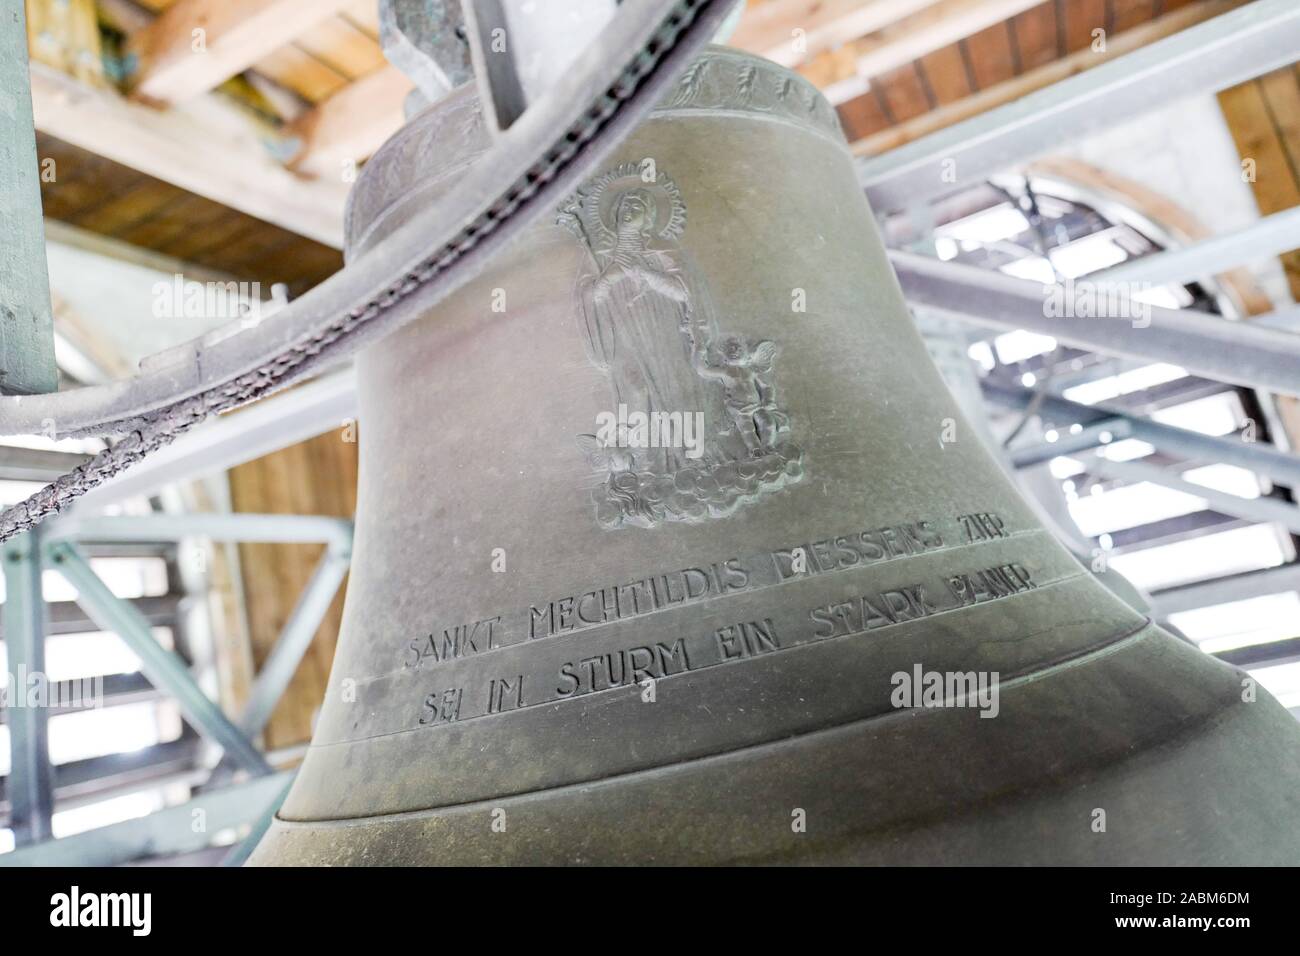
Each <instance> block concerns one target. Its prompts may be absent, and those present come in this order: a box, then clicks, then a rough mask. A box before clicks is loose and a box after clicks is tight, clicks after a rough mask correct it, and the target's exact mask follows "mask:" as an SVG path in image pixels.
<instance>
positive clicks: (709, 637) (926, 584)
mask: <svg viewBox="0 0 1300 956" xmlns="http://www.w3.org/2000/svg"><path fill="white" fill-rule="evenodd" d="M1071 576H1072V575H1067V576H1066V577H1064V578H1059V579H1057V580H1055V581H1049V582H1046V583H1047V584H1057V583H1061V582H1062V581H1065V580H1068V579H1069V578H1070V577H1071ZM1042 586H1044V585H1043V584H1042V583H1040V581H1038V580H1037V579H1036V578H1035V576H1034V574H1033V573H1032V572H1031V571H1030V570H1029V568H1027V567H1026V566H1025V565H1023V564H1020V563H1016V562H1012V563H1006V564H1000V565H995V566H992V567H983V568H980V567H973V568H967V569H963V570H960V571H956V572H941V573H936V574H935V575H933V576H931V577H928V578H925V579H922V580H917V581H913V582H910V583H907V584H903V585H900V586H898V587H893V588H885V589H881V590H876V591H868V592H865V593H862V594H859V595H857V596H855V597H853V598H851V599H849V600H840V601H833V602H830V603H827V604H821V605H817V606H815V607H812V608H806V607H805V608H799V607H793V608H786V609H784V610H782V611H779V612H776V613H774V614H773V615H772V616H770V617H764V618H762V619H761V620H741V621H736V622H734V623H729V624H724V625H722V626H716V627H713V628H712V629H711V630H708V631H700V632H695V633H686V634H679V635H673V636H667V637H664V638H663V639H654V640H647V639H646V638H645V636H644V635H642V636H641V637H640V638H639V640H638V641H637V642H636V643H635V644H632V645H630V646H626V647H621V648H614V649H606V650H603V651H602V652H601V653H599V654H585V655H578V654H575V655H574V656H572V657H569V656H567V655H566V659H564V660H561V661H560V662H559V663H558V665H553V666H555V670H554V671H553V673H554V683H553V684H551V685H550V687H549V688H547V687H545V686H543V687H542V689H541V691H540V696H538V697H537V698H536V699H534V698H533V697H532V696H529V697H528V698H527V699H525V695H524V691H523V688H524V681H525V677H524V676H523V675H514V676H511V677H509V678H502V677H501V676H499V675H498V676H495V677H491V678H488V679H486V681H485V684H486V692H485V693H481V694H480V693H477V692H471V693H468V694H467V693H466V691H465V688H463V687H455V688H450V689H444V690H439V691H434V692H432V693H429V694H428V695H427V696H426V697H425V698H424V701H423V705H422V709H421V716H420V719H419V722H420V724H421V725H423V726H429V725H436V724H445V723H451V722H454V721H457V720H462V719H465V718H467V717H468V718H471V719H472V718H475V717H485V716H491V715H494V714H499V713H503V712H505V711H510V710H519V709H522V708H526V707H531V706H537V705H541V704H550V703H555V702H557V701H563V700H568V699H572V698H577V697H582V696H585V695H588V694H595V693H601V692H603V691H613V690H617V689H618V688H624V687H635V686H637V685H639V684H641V682H642V681H644V680H646V679H653V680H656V681H657V680H662V679H664V678H670V677H674V676H678V675H681V674H686V673H689V672H692V671H698V670H702V669H705V668H709V667H717V666H722V665H732V664H737V663H740V662H743V661H746V660H749V659H752V658H758V657H763V656H765V655H771V654H780V653H786V652H789V651H791V650H794V649H796V648H798V647H801V646H807V645H810V644H816V643H818V642H821V641H826V640H835V639H841V638H853V637H855V636H857V635H862V634H867V633H873V632H876V631H880V630H884V629H887V628H894V627H899V626H902V625H906V624H909V623H912V622H915V621H920V620H924V619H926V618H930V617H934V616H936V615H942V614H948V613H952V612H954V611H961V610H963V609H965V608H968V607H970V606H972V605H974V604H984V603H988V602H992V601H1001V600H1005V599H1007V598H1009V597H1012V596H1015V595H1018V594H1023V593H1026V592H1029V591H1034V590H1037V589H1039V588H1040V587H1042ZM538 680H539V683H540V684H541V685H545V684H546V683H547V678H546V676H545V670H544V669H539V672H538ZM470 700H482V701H483V703H482V705H481V708H480V709H478V710H476V711H474V712H472V713H463V712H462V703H463V702H466V701H470Z"/></svg>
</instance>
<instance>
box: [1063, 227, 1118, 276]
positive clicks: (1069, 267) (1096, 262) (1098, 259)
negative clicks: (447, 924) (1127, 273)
mask: <svg viewBox="0 0 1300 956" xmlns="http://www.w3.org/2000/svg"><path fill="white" fill-rule="evenodd" d="M1049 255H1050V256H1051V257H1052V264H1053V265H1054V266H1056V268H1057V271H1059V272H1060V273H1061V275H1063V276H1066V277H1067V278H1071V279H1077V278H1079V277H1080V276H1086V275H1091V274H1092V273H1094V272H1100V271H1101V270H1102V269H1109V268H1110V267H1111V266H1114V265H1119V264H1120V263H1121V262H1123V261H1124V260H1125V259H1127V258H1128V257H1129V256H1128V252H1127V251H1126V250H1125V249H1123V248H1121V247H1120V246H1118V245H1116V244H1115V242H1114V240H1113V239H1111V237H1110V232H1109V230H1108V231H1107V232H1098V233H1095V234H1094V235H1091V236H1085V237H1084V238H1082V239H1077V240H1075V241H1074V242H1072V243H1070V244H1069V245H1068V246H1061V247H1059V248H1057V249H1053V250H1052V251H1051V252H1050V253H1049Z"/></svg>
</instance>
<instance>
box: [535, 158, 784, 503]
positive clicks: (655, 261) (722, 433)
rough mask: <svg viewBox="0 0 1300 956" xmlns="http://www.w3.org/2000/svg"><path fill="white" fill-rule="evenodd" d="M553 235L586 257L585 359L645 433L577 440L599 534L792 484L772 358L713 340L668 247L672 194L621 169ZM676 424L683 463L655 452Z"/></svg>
mask: <svg viewBox="0 0 1300 956" xmlns="http://www.w3.org/2000/svg"><path fill="white" fill-rule="evenodd" d="M558 221H559V223H560V224H562V225H565V226H567V227H568V228H569V229H570V230H571V231H573V233H574V234H575V235H576V236H577V237H578V238H579V239H580V240H581V241H582V243H583V244H584V246H585V247H586V249H587V251H588V253H589V256H588V259H587V262H586V266H585V268H584V269H583V271H582V272H581V273H580V274H579V276H578V278H577V282H576V283H575V287H574V305H575V311H576V313H577V320H578V324H579V330H580V333H581V336H582V340H583V343H584V345H585V346H586V349H587V354H588V357H589V358H590V359H591V361H592V362H593V363H594V364H595V365H596V366H597V367H598V368H600V369H601V370H602V371H603V372H604V373H605V374H606V376H607V377H608V378H609V383H610V390H611V395H610V398H611V400H612V407H614V408H620V409H626V410H628V411H630V413H631V414H630V415H629V417H631V418H634V419H636V420H638V421H642V422H646V423H649V424H650V426H651V427H650V434H652V435H653V436H654V437H655V439H656V441H655V442H653V443H646V442H638V441H635V440H626V439H627V438H628V436H626V435H624V434H622V433H620V435H619V436H618V440H617V441H614V442H611V441H609V440H603V441H602V440H599V439H597V437H596V436H594V435H589V434H584V435H580V436H579V437H578V445H579V447H580V449H581V450H582V451H583V452H584V453H586V455H587V457H588V460H589V461H590V463H591V464H592V466H593V467H594V468H596V469H597V470H598V471H600V472H601V473H603V474H605V481H604V483H603V484H602V485H601V486H600V487H598V488H597V489H596V491H595V498H596V512H597V518H598V520H599V522H600V524H601V525H602V526H604V527H606V528H617V527H620V526H623V525H625V524H630V525H636V526H640V527H653V526H655V525H657V524H659V523H661V522H663V521H699V520H703V519H705V518H708V517H710V516H712V517H720V516H722V515H726V514H730V513H731V512H733V511H734V510H735V509H736V508H737V507H739V506H740V505H741V504H743V503H746V502H749V501H752V500H754V499H755V498H757V497H758V496H759V495H761V494H763V493H764V492H765V491H773V490H776V489H778V488H780V487H782V486H784V485H785V484H787V483H789V482H792V481H797V480H798V479H799V478H800V477H801V476H802V474H803V466H802V458H803V455H802V452H801V451H800V449H799V448H798V447H797V446H795V445H794V444H792V443H791V442H790V441H789V440H788V433H789V418H788V416H787V415H786V413H785V412H784V410H783V409H781V408H780V406H779V405H778V404H777V392H776V386H775V381H774V364H775V359H776V353H777V348H776V345H775V344H774V343H772V342H766V341H765V342H749V341H748V340H746V339H743V338H740V337H736V336H728V337H725V338H724V337H722V336H720V335H719V333H718V327H717V325H718V323H717V318H716V314H715V312H714V307H713V303H712V300H711V297H710V295H709V291H708V288H707V286H706V285H705V283H704V280H703V279H702V278H701V277H700V276H699V275H698V274H697V271H696V270H695V268H694V267H693V265H692V263H691V262H690V260H689V259H688V257H687V256H686V253H685V251H684V250H683V249H682V248H681V246H680V240H681V237H682V234H683V232H684V230H685V227H686V208H685V205H684V204H683V202H682V199H681V194H680V193H679V191H678V189H677V186H676V184H674V183H673V181H672V180H671V179H669V178H668V176H667V175H665V174H663V173H658V174H657V175H650V173H648V172H647V173H646V174H645V175H643V171H642V168H641V167H639V166H637V165H635V164H631V163H626V164H623V165H621V166H617V167H615V168H614V169H611V170H609V171H608V172H606V173H604V174H602V175H601V176H598V177H597V178H596V179H594V180H593V181H592V182H591V183H589V184H588V185H587V186H585V187H583V188H582V189H580V190H579V191H578V193H577V194H576V195H575V196H573V197H572V198H571V199H570V200H569V202H568V203H566V204H565V206H564V208H563V209H562V210H561V212H560V215H559V219H558ZM686 416H691V417H692V418H693V420H695V421H700V422H701V423H702V449H701V448H699V447H696V448H694V449H693V455H688V454H687V449H686V448H685V447H684V446H683V444H682V443H681V442H674V441H671V440H668V441H664V442H662V443H661V442H659V441H657V439H659V438H661V437H663V436H664V435H665V434H669V435H671V432H672V429H671V427H666V428H663V429H661V428H659V427H658V425H660V424H665V425H670V423H672V422H674V421H676V422H681V421H682V419H684V418H685V417H686ZM647 444H648V445H649V446H648V447H647Z"/></svg>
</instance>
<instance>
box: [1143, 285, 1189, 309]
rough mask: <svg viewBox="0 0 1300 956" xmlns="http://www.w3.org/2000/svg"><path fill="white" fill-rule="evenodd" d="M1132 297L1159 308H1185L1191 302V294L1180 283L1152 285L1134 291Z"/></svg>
mask: <svg viewBox="0 0 1300 956" xmlns="http://www.w3.org/2000/svg"><path fill="white" fill-rule="evenodd" d="M1132 298H1133V299H1134V300H1136V301H1138V302H1146V303H1147V304H1148V305H1154V306H1156V307H1157V308H1160V309H1185V308H1187V307H1188V306H1189V305H1191V304H1192V296H1191V293H1189V292H1188V291H1187V290H1186V289H1185V288H1183V287H1182V286H1180V285H1154V286H1152V287H1151V288H1149V289H1142V290H1140V291H1138V292H1134V293H1133V295H1132Z"/></svg>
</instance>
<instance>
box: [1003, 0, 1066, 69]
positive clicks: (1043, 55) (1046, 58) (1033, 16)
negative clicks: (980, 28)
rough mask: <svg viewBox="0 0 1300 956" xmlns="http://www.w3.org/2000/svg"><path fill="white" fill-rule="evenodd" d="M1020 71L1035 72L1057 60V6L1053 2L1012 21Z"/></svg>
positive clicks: (1020, 15) (1049, 0) (1041, 4)
mask: <svg viewBox="0 0 1300 956" xmlns="http://www.w3.org/2000/svg"><path fill="white" fill-rule="evenodd" d="M1011 26H1012V30H1013V31H1014V33H1015V40H1016V47H1017V48H1018V49H1019V51H1020V69H1021V71H1022V72H1023V71H1025V70H1034V69H1037V68H1038V67H1040V66H1043V65H1044V64H1045V63H1051V62H1052V61H1053V60H1055V59H1056V58H1057V54H1058V50H1057V47H1056V5H1055V3H1053V2H1052V0H1048V2H1046V3H1040V4H1039V5H1038V6H1036V7H1033V8H1031V9H1029V10H1026V11H1025V12H1024V13H1021V14H1018V15H1017V16H1015V17H1014V18H1013V19H1012V21H1011Z"/></svg>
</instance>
